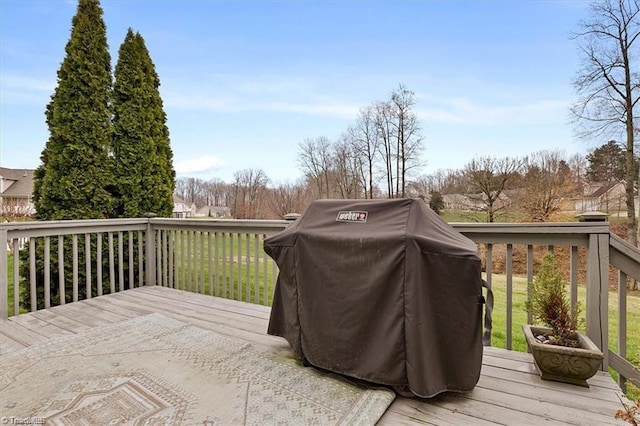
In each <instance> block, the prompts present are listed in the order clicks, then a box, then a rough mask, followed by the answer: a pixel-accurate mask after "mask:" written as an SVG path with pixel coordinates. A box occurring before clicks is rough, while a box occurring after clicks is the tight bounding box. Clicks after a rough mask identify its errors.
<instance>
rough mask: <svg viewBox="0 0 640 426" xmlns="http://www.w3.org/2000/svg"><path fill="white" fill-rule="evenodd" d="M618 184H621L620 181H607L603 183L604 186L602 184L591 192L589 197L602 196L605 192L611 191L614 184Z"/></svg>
mask: <svg viewBox="0 0 640 426" xmlns="http://www.w3.org/2000/svg"><path fill="white" fill-rule="evenodd" d="M618 184H620V182H605V183H603V184H602V186H600V187H599V188H598V189H596V190H595V191H594V192H592V193H591V194H588V195H587V197H589V198H598V197H601V196H603V195H604V194H606V193H607V192H609V191H610V190H611V189H612V188H613V187H614V186H616V185H618Z"/></svg>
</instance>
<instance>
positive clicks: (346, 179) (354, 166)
mask: <svg viewBox="0 0 640 426" xmlns="http://www.w3.org/2000/svg"><path fill="white" fill-rule="evenodd" d="M332 157H333V168H332V177H333V181H334V183H335V195H336V196H338V197H339V198H343V199H349V198H361V197H362V185H361V183H362V181H361V179H360V176H359V169H360V167H359V166H360V163H359V158H358V157H357V156H356V154H355V152H354V149H353V145H351V144H350V143H349V142H348V139H347V135H343V136H342V138H341V140H340V141H338V142H337V143H335V144H334V145H333V156H332Z"/></svg>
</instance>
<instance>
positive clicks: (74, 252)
mask: <svg viewBox="0 0 640 426" xmlns="http://www.w3.org/2000/svg"><path fill="white" fill-rule="evenodd" d="M71 255H72V257H73V270H72V271H73V277H72V279H73V281H72V283H73V284H72V285H73V290H72V291H73V295H72V300H73V301H74V302H77V301H78V234H73V235H72V236H71Z"/></svg>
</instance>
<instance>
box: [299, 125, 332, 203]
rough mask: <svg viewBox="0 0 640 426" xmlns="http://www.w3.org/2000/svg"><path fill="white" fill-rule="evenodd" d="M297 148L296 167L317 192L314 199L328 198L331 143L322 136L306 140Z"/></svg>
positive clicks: (329, 191) (329, 190) (329, 192)
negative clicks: (297, 166)
mask: <svg viewBox="0 0 640 426" xmlns="http://www.w3.org/2000/svg"><path fill="white" fill-rule="evenodd" d="M299 148H300V152H299V154H298V165H299V166H300V169H301V170H302V172H303V173H304V174H305V175H306V176H307V177H308V178H309V179H310V180H311V181H312V182H313V184H314V186H315V188H316V191H317V194H316V197H315V198H328V197H330V194H331V185H330V183H329V175H330V170H331V143H330V142H329V139H327V138H326V137H324V136H321V137H318V138H307V139H305V140H304V141H303V142H302V143H300V146H299Z"/></svg>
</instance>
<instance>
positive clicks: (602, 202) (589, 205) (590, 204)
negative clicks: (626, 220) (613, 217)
mask: <svg viewBox="0 0 640 426" xmlns="http://www.w3.org/2000/svg"><path fill="white" fill-rule="evenodd" d="M575 209H576V211H578V212H589V211H602V212H613V211H617V212H621V211H626V193H625V187H624V182H601V183H591V184H588V185H585V187H584V191H583V196H582V198H580V199H578V200H577V201H576V205H575Z"/></svg>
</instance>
